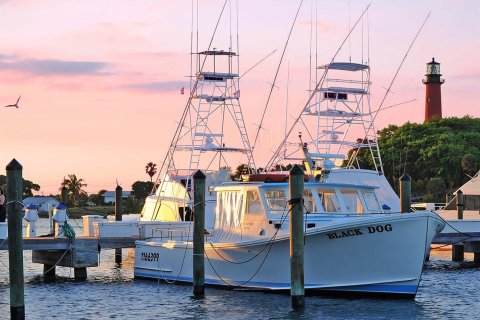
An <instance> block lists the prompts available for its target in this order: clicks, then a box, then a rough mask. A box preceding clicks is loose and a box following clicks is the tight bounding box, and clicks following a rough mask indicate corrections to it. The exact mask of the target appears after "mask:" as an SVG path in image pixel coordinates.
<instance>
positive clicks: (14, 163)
mask: <svg viewBox="0 0 480 320" xmlns="http://www.w3.org/2000/svg"><path fill="white" fill-rule="evenodd" d="M6 169H7V171H10V170H22V169H23V167H22V165H21V164H20V162H18V161H17V159H13V160H12V161H10V163H9V164H7V167H6Z"/></svg>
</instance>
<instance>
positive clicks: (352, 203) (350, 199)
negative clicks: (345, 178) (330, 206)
mask: <svg viewBox="0 0 480 320" xmlns="http://www.w3.org/2000/svg"><path fill="white" fill-rule="evenodd" d="M340 192H341V193H342V196H343V200H344V201H345V205H346V206H347V211H348V212H349V213H363V212H364V211H363V204H362V201H360V197H359V196H358V193H357V191H356V190H341V191H340Z"/></svg>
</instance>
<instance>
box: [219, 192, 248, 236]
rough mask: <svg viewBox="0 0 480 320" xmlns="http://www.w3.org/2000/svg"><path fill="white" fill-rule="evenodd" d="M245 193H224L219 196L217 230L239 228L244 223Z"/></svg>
mask: <svg viewBox="0 0 480 320" xmlns="http://www.w3.org/2000/svg"><path fill="white" fill-rule="evenodd" d="M242 207H243V193H242V192H241V191H224V192H219V193H218V195H217V208H216V210H215V213H216V217H215V228H217V229H221V228H237V227H240V223H241V222H242Z"/></svg>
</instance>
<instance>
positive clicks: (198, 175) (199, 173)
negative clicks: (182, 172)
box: [193, 170, 207, 179]
mask: <svg viewBox="0 0 480 320" xmlns="http://www.w3.org/2000/svg"><path fill="white" fill-rule="evenodd" d="M206 177H207V176H205V174H203V172H202V170H197V172H195V174H194V175H193V179H205V178H206Z"/></svg>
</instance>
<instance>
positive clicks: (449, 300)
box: [0, 219, 480, 320]
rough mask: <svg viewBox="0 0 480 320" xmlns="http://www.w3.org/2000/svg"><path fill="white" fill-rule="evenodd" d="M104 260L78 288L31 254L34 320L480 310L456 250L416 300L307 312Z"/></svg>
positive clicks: (29, 300) (442, 255) (455, 315)
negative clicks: (141, 274) (47, 275)
mask: <svg viewBox="0 0 480 320" xmlns="http://www.w3.org/2000/svg"><path fill="white" fill-rule="evenodd" d="M41 220H45V219H41ZM41 220H40V221H41ZM41 222H42V223H44V221H41ZM73 225H75V224H73ZM46 226H47V228H48V221H47V223H46ZM46 230H47V229H46ZM47 231H48V230H47ZM100 258H101V259H100V265H99V267H98V268H88V277H87V280H86V281H83V282H76V281H75V280H74V279H73V270H71V269H70V268H63V267H57V270H56V277H55V279H54V281H53V282H49V283H47V282H46V281H45V280H44V277H43V276H42V273H43V266H42V265H40V264H33V263H32V262H31V252H29V251H25V252H24V269H25V304H26V314H27V319H34V320H35V319H45V317H46V315H49V316H51V317H57V318H59V319H71V320H74V319H130V318H134V319H135V320H142V319H214V320H219V319H249V320H250V319H295V320H297V319H299V320H300V319H319V318H325V319H446V318H452V319H466V318H469V319H473V318H478V314H477V312H478V311H477V310H478V309H479V308H480V302H479V301H478V288H479V287H480V277H479V271H480V270H479V267H477V266H474V265H473V262H472V261H471V260H472V259H473V257H471V256H469V255H467V256H466V258H467V261H465V262H452V261H451V252H449V251H448V252H432V256H431V259H430V261H429V262H427V264H426V268H425V270H424V273H423V277H422V282H421V284H420V288H419V291H418V294H417V297H416V298H415V299H413V300H385V299H364V298H362V299H359V298H356V299H347V298H328V297H323V296H307V297H305V309H303V310H300V311H292V308H291V300H290V296H289V295H288V294H272V293H263V292H254V291H253V292H252V291H238V290H237V291H232V290H221V289H216V288H209V287H207V288H206V289H205V297H204V298H201V299H198V298H194V297H193V296H192V286H191V285H170V284H166V283H165V282H163V281H160V282H157V281H145V280H134V279H133V262H134V258H133V250H126V249H124V250H123V252H122V258H123V261H122V263H121V264H119V265H116V264H115V250H102V252H101V255H100ZM2 263H3V264H5V265H7V267H5V266H4V265H3V264H2ZM9 312H10V306H9V286H8V253H7V252H6V251H0V314H1V315H2V316H0V318H5V315H8V314H9Z"/></svg>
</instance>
